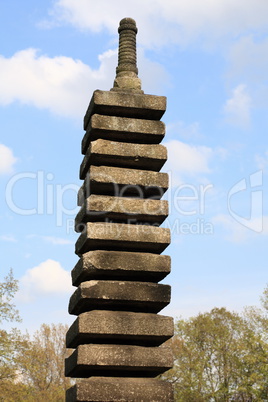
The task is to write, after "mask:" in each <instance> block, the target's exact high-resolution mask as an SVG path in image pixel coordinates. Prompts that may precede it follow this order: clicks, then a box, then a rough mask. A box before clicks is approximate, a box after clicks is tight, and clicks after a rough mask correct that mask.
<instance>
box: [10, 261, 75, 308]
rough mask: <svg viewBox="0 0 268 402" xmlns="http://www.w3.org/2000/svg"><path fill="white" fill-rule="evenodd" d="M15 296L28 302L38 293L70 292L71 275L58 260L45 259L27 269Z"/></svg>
mask: <svg viewBox="0 0 268 402" xmlns="http://www.w3.org/2000/svg"><path fill="white" fill-rule="evenodd" d="M19 287H20V290H19V292H18V294H17V298H18V299H19V300H21V301H24V302H28V301H31V300H34V299H35V298H36V297H37V296H39V295H49V294H66V293H69V294H71V293H72V286H71V275H70V273H69V272H68V271H66V270H65V269H64V268H63V267H62V266H61V265H60V263H59V262H57V261H54V260H50V259H48V260H46V261H44V262H41V263H40V264H39V265H37V266H36V267H33V268H31V269H28V270H27V271H26V273H25V275H24V276H23V277H22V278H21V279H20V285H19Z"/></svg>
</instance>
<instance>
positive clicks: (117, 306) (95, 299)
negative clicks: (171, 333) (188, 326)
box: [69, 280, 170, 315]
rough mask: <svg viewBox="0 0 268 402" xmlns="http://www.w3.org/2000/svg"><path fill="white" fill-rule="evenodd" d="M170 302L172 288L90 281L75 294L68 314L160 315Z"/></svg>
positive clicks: (135, 283) (154, 284)
mask: <svg viewBox="0 0 268 402" xmlns="http://www.w3.org/2000/svg"><path fill="white" fill-rule="evenodd" d="M169 302H170V286H169V285H162V284H161V285H160V284H156V283H151V282H129V281H106V280H105V281H104V280H91V281H87V282H82V283H81V284H80V285H79V287H78V288H77V289H76V291H75V292H74V293H73V294H72V296H71V298H70V302H69V313H70V314H74V315H78V314H81V313H84V312H86V311H90V310H95V309H99V310H114V311H117V310H120V311H134V312H143V313H158V312H159V311H160V310H162V309H163V308H164V307H165V306H167V305H168V303H169Z"/></svg>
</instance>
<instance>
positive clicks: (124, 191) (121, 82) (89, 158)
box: [65, 18, 173, 402]
mask: <svg viewBox="0 0 268 402" xmlns="http://www.w3.org/2000/svg"><path fill="white" fill-rule="evenodd" d="M136 33H137V28H136V23H135V21H134V20H132V19H131V18H125V19H123V20H122V21H121V22H120V26H119V34H120V44H119V59H118V67H117V70H116V78H115V82H114V87H113V88H112V89H111V90H110V91H100V90H96V91H95V92H94V93H93V96H92V99H91V101H90V104H89V107H88V110H87V112H86V115H85V118H84V129H85V131H86V133H85V135H84V138H83V139H82V154H83V155H84V159H83V161H82V164H81V167H80V178H81V179H82V180H84V183H83V185H82V187H81V189H80V191H79V194H78V204H79V205H80V206H81V209H80V211H79V212H78V214H77V217H76V222H75V227H76V230H77V232H81V234H80V236H79V238H78V240H77V242H76V247H75V252H76V254H77V255H78V256H79V257H80V259H79V261H78V262H77V264H76V266H75V267H74V268H73V270H72V281H73V285H74V286H76V287H77V289H76V290H75V292H74V293H73V295H72V296H71V298H70V303H69V313H70V314H73V315H76V316H77V318H76V320H75V321H74V323H73V324H72V326H71V327H70V329H69V331H68V332H67V336H66V345H67V347H68V348H72V349H74V350H73V352H72V354H71V355H70V357H68V358H67V359H66V363H65V371H66V376H69V377H74V378H78V379H80V380H77V383H76V385H75V386H73V387H72V388H70V389H69V390H68V391H67V396H66V398H67V401H68V402H73V401H81V402H82V401H83V402H85V401H137V402H138V401H144V402H152V401H158V402H170V401H173V390H172V386H171V384H170V383H168V382H165V381H162V380H159V379H157V378H155V377H156V376H158V375H159V374H162V373H164V372H165V371H166V370H168V369H169V368H171V367H172V365H173V356H172V352H171V350H170V348H169V347H167V346H165V345H163V344H164V343H165V341H167V340H168V339H170V338H171V337H172V335H173V320H172V318H171V317H167V316H164V315H160V314H158V313H159V312H160V311H161V310H162V309H163V308H164V307H165V306H167V305H168V304H169V302H170V286H169V285H163V284H159V283H158V282H159V281H161V280H162V279H163V278H165V276H166V275H167V274H168V273H169V272H170V257H169V256H167V255H163V254H161V253H162V252H163V251H164V250H165V248H166V247H167V246H168V245H169V243H170V233H169V230H168V229H165V228H162V227H160V225H161V223H162V222H163V221H164V220H165V219H166V217H167V215H168V203H167V201H165V200H162V196H163V194H164V193H165V191H166V190H167V188H168V176H167V174H166V173H162V172H159V171H160V169H161V168H162V166H163V165H164V163H165V161H166V158H167V153H166V148H165V147H164V146H163V145H161V144H160V142H161V141H162V139H163V138H164V135H165V125H164V123H162V122H161V121H160V119H161V117H162V115H163V114H164V112H165V109H166V98H165V97H163V96H154V95H145V94H144V93H143V91H142V90H141V82H140V79H139V78H138V75H137V74H138V70H137V66H136Z"/></svg>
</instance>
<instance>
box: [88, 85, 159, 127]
mask: <svg viewBox="0 0 268 402" xmlns="http://www.w3.org/2000/svg"><path fill="white" fill-rule="evenodd" d="M165 110H166V97H165V96H156V95H142V94H128V93H119V92H112V91H100V90H96V91H94V93H93V96H92V98H91V101H90V104H89V107H88V109H87V112H86V115H85V118H84V129H85V130H86V129H87V126H88V123H89V120H90V118H91V116H92V115H93V114H95V113H98V114H102V115H109V116H119V117H135V118H140V119H148V120H160V119H161V117H162V116H163V114H164V113H165Z"/></svg>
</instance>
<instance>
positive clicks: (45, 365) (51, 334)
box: [18, 324, 71, 402]
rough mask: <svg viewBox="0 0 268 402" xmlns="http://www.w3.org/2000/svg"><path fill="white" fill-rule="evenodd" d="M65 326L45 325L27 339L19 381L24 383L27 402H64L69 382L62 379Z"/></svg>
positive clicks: (63, 377)
mask: <svg viewBox="0 0 268 402" xmlns="http://www.w3.org/2000/svg"><path fill="white" fill-rule="evenodd" d="M66 331H67V325H62V324H58V325H54V324H52V325H46V324H43V325H42V326H41V328H40V329H39V330H38V331H36V332H35V333H34V335H33V337H32V338H30V337H29V336H28V339H27V347H26V349H25V350H24V351H23V353H22V354H21V355H20V356H19V360H18V368H19V370H20V376H21V382H23V384H27V386H28V390H29V395H28V397H27V398H26V399H25V400H26V401H40V402H41V401H44V400H46V401H51V402H54V401H55V402H56V401H64V397H65V391H66V389H67V388H69V387H70V385H71V383H70V380H69V379H67V378H65V376H64V358H65V357H66V348H65V335H66Z"/></svg>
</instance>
